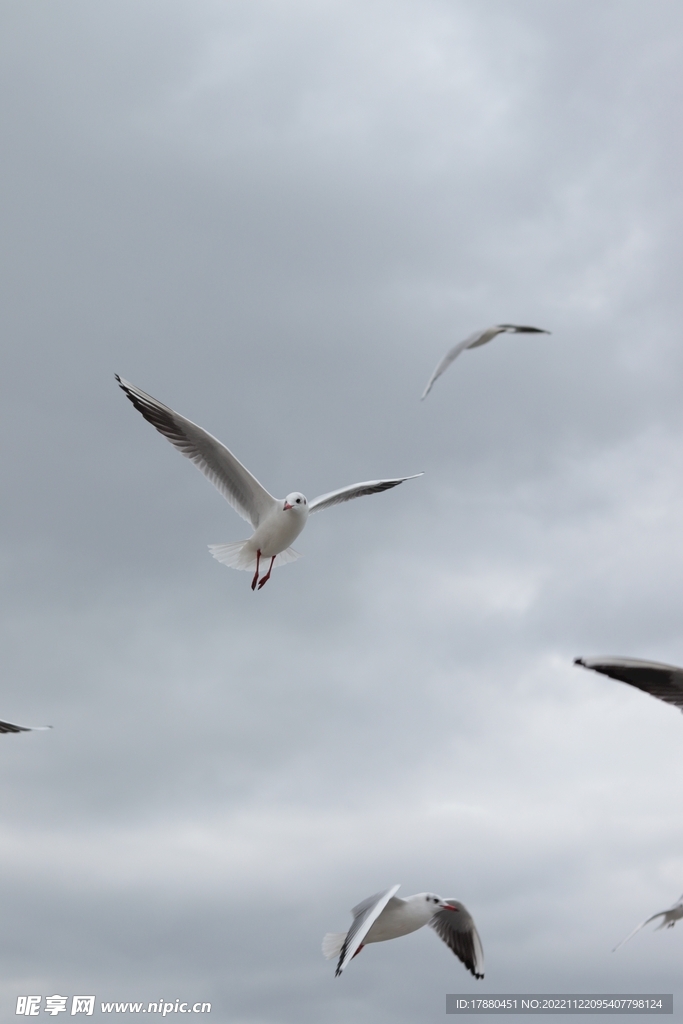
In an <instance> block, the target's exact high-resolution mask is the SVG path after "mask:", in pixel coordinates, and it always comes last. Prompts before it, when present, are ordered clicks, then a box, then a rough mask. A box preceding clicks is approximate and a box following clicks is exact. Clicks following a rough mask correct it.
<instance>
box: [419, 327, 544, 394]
mask: <svg viewBox="0 0 683 1024" xmlns="http://www.w3.org/2000/svg"><path fill="white" fill-rule="evenodd" d="M497 334H550V331H544V330H543V328H542V327H519V326H518V325H517V324H497V325H496V326H495V327H486V328H485V329H484V330H483V331H475V332H474V334H470V336H469V337H468V338H465V340H464V341H461V342H459V343H458V344H457V345H454V346H453V348H452V349H449V351H448V352H447V353H446V355H445V356H444V357H443V359H442V360H441V362H440V363H439V365H438V366H437V368H436V369H435V370H434V373H433V374H432V375H431V377H430V378H429V383H428V384H427V387H426V388H425V389H424V391H423V392H422V397H423V398H426V397H427V395H428V394H429V392H430V391H431V390H432V387H433V386H434V381H435V380H437V378H438V377H440V376H441V374H442V373H443V372H444V370H447V369H448V367H449V366H450V365H451V363H452V362H453V360H454V359H457V358H458V356H459V355H460V353H461V352H464V351H465V349H467V348H478V347H479V346H480V345H485V344H486V342H487V341H491V339H492V338H495V337H496V335H497Z"/></svg>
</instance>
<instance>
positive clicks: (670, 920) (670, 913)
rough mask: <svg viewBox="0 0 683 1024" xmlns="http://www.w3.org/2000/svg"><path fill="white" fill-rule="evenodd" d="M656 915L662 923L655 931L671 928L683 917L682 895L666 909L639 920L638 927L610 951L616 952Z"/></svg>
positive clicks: (654, 919) (654, 918)
mask: <svg viewBox="0 0 683 1024" xmlns="http://www.w3.org/2000/svg"><path fill="white" fill-rule="evenodd" d="M658 917H661V918H662V923H661V924H660V925H658V926H657V927H656V928H655V931H656V932H658V931H659V930H660V928H673V926H674V925H675V924H676V921H680V919H681V918H682V917H683V896H681V898H680V899H679V900H678V901H677V902H676V903H674V905H673V907H669V909H668V910H660V911H659V913H658V914H653V915H652V917H648V918H646V919H645V920H644V921H641V922H640V924H639V925H638V927H637V928H634V929H633V931H632V932H631V933H630V935H627V936H626V938H625V939H622V940H621V942H620V943H619V945H617V946H615V947H614V949H613V950H612V952H613V953H616V951H617V950H618V949H619V947H620V946H623V945H624V943H625V942H628V940H629V939H632V938H633V936H634V935H635V934H636V932H639V931H640V929H641V928H644V927H645V925H646V924H649V923H650V921H656V920H657V918H658Z"/></svg>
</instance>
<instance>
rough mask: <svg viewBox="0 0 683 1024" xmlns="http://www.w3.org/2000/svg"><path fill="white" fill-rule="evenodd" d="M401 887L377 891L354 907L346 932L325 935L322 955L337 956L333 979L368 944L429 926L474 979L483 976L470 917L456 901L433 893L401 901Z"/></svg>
mask: <svg viewBox="0 0 683 1024" xmlns="http://www.w3.org/2000/svg"><path fill="white" fill-rule="evenodd" d="M400 888H401V887H400V885H392V887H391V889H385V890H384V892H376V893H375V894H374V896H368V898H367V899H366V900H363V902H362V903H359V904H358V906H357V907H354V908H353V910H352V911H351V913H352V914H353V924H352V925H351V927H350V928H349V930H348V932H340V933H336V932H328V933H327V935H326V936H325V938H324V939H323V956H325V957H326V958H327V959H328V960H332V959H333V958H334V957H337V956H338V957H339V960H338V962H337V969H336V971H335V977H336V978H338V977H339V975H340V974H341V973H342V971H343V970H344V968H345V967H346V966H347V964H348V963H349V961H351V960H353V958H354V956H356V955H357V954H358V953H360V951H361V949H362V948H363V946H365V945H367V943H368V942H384V941H385V940H386V939H397V938H398V937H399V936H400V935H408V934H409V933H410V932H415V931H417V929H418V928H422V926H423V925H425V924H428V925H429V926H430V928H433V929H434V931H435V932H436V934H437V935H438V936H439V938H440V939H443V941H444V942H445V943H446V945H447V946H448V947H449V949H452V950H453V952H454V953H455V955H456V956H457V958H458V959H459V960H460V961H462V963H463V964H464V965H465V967H466V968H467V970H468V971H469V972H470V974H473V975H474V977H475V978H483V977H484V951H483V949H482V948H481V940H480V938H479V934H478V932H477V929H476V928H475V925H474V921H473V920H472V915H471V914H470V913H469V911H468V910H467V908H466V907H464V906H463V904H462V903H459V902H458V900H450V899H449V900H442V899H441V897H440V896H435V895H434V893H432V892H418V893H417V894H416V895H415V896H407V897H406V898H405V899H404V900H402V899H400V898H399V897H398V896H396V893H397V892H398V890H399V889H400Z"/></svg>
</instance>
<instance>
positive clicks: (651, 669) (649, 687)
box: [574, 656, 683, 711]
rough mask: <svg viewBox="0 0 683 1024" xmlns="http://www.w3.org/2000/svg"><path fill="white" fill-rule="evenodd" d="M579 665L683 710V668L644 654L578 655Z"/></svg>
mask: <svg viewBox="0 0 683 1024" xmlns="http://www.w3.org/2000/svg"><path fill="white" fill-rule="evenodd" d="M574 664H575V665H581V666H582V667H583V668H590V669H592V670H593V672H601V673H602V675H604V676H609V677H610V679H618V680H619V681H620V682H622V683H628V684H629V686H635V687H636V688H637V689H638V690H644V691H645V693H649V694H651V695H652V696H653V697H658V698H659V700H663V701H665V702H666V703H667V704H673V705H674V707H677V708H680V710H681V711H683V668H677V667H676V666H675V665H664V664H662V662H659V661H642V660H641V659H640V658H615V657H611V656H610V657H602V658H574Z"/></svg>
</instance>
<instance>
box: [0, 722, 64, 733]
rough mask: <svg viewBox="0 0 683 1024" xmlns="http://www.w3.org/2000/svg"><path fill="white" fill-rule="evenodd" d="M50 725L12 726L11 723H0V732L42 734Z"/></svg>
mask: <svg viewBox="0 0 683 1024" xmlns="http://www.w3.org/2000/svg"><path fill="white" fill-rule="evenodd" d="M51 728H52V726H51V725H13V724H12V723H11V722H0V733H1V732H44V731H45V730H46V729H51Z"/></svg>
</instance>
